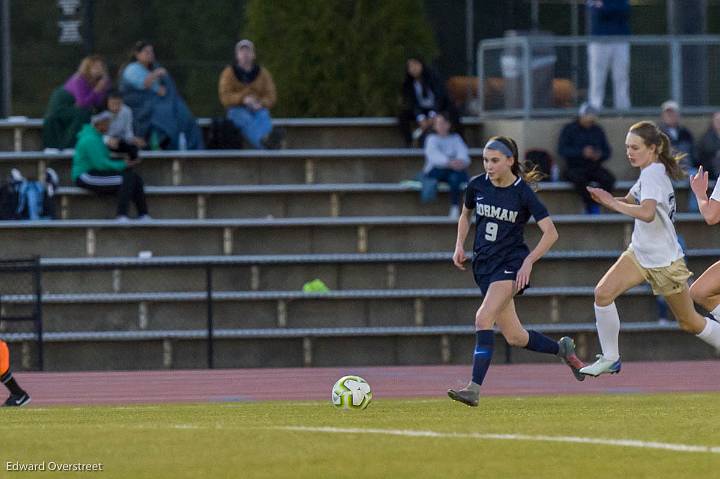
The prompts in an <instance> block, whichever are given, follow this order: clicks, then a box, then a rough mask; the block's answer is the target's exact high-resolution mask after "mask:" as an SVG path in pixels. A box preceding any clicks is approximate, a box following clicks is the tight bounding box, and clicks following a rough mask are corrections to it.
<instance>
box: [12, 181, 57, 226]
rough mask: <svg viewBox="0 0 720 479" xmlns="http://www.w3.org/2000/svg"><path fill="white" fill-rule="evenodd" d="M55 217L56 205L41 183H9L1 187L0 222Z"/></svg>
mask: <svg viewBox="0 0 720 479" xmlns="http://www.w3.org/2000/svg"><path fill="white" fill-rule="evenodd" d="M54 217H55V204H54V201H53V198H52V196H51V195H49V194H48V193H47V191H46V188H45V185H44V184H43V183H41V182H39V181H30V180H22V181H8V182H7V183H5V184H3V185H2V186H0V220H4V221H10V220H41V219H53V218H54Z"/></svg>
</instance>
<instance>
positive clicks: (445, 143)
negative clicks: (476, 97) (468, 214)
mask: <svg viewBox="0 0 720 479" xmlns="http://www.w3.org/2000/svg"><path fill="white" fill-rule="evenodd" d="M448 116H449V115H448V113H447V112H441V113H437V114H436V115H435V117H434V120H433V123H434V126H435V133H431V134H430V135H428V137H427V139H426V140H425V166H424V167H423V176H422V193H421V199H422V201H423V202H424V203H425V202H428V201H432V200H434V199H435V197H436V195H437V184H438V181H443V182H445V183H447V184H448V185H449V186H450V212H449V215H448V216H450V217H451V218H452V219H457V218H458V217H459V216H460V205H461V203H462V186H463V184H464V183H467V181H468V172H467V170H468V167H469V166H470V155H469V154H468V148H467V145H466V144H465V142H464V141H463V139H462V137H461V136H460V135H458V134H457V133H451V132H450V119H449V118H448Z"/></svg>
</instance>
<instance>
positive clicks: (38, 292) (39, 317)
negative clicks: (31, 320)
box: [33, 256, 45, 371]
mask: <svg viewBox="0 0 720 479" xmlns="http://www.w3.org/2000/svg"><path fill="white" fill-rule="evenodd" d="M34 260H35V265H34V268H33V279H34V282H35V314H34V316H35V329H37V348H38V368H39V369H40V371H44V370H45V354H44V342H43V314H42V266H41V265H40V257H39V256H36V257H35V258H34Z"/></svg>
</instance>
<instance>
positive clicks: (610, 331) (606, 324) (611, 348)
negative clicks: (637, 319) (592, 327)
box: [595, 302, 620, 361]
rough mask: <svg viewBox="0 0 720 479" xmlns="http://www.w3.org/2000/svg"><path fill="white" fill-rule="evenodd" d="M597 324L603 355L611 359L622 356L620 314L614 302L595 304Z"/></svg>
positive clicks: (614, 359)
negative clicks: (619, 338) (601, 304)
mask: <svg viewBox="0 0 720 479" xmlns="http://www.w3.org/2000/svg"><path fill="white" fill-rule="evenodd" d="M595 324H596V325H597V331H598V338H599V339H600V347H601V348H602V352H603V357H604V358H605V359H609V360H610V361H616V360H618V359H619V358H620V348H619V346H618V336H619V335H620V316H618V312H617V308H616V307H615V303H614V302H612V303H610V304H608V305H607V306H598V305H597V304H596V305H595Z"/></svg>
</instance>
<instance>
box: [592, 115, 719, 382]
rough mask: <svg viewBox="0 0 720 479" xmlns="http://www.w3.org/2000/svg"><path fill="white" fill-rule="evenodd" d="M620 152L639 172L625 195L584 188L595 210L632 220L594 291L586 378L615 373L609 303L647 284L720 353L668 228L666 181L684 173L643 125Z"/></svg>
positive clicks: (715, 328)
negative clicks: (625, 242) (624, 243)
mask: <svg viewBox="0 0 720 479" xmlns="http://www.w3.org/2000/svg"><path fill="white" fill-rule="evenodd" d="M625 150H626V154H627V157H628V160H629V162H630V164H631V165H632V166H633V167H636V168H640V178H639V179H638V181H637V182H636V183H635V185H634V186H633V187H632V188H631V189H630V192H629V193H628V195H627V196H625V197H624V198H614V197H613V196H612V195H611V194H610V193H609V192H607V191H605V190H602V189H600V188H592V187H588V191H589V192H590V194H591V195H592V197H593V199H594V200H595V201H597V202H598V203H600V204H601V205H603V206H605V207H606V208H608V209H610V210H613V211H617V212H618V213H622V214H625V215H627V216H630V217H632V218H635V225H634V228H633V234H632V239H631V242H630V246H629V247H628V249H627V251H625V252H624V253H623V254H622V255H621V256H620V258H619V259H618V260H617V261H616V262H615V264H614V265H613V266H612V267H611V268H610V269H609V270H608V272H607V273H605V276H603V277H602V279H601V280H600V282H599V283H598V284H597V286H596V287H595V318H596V324H597V330H598V337H599V339H600V346H601V348H602V354H600V355H598V359H597V361H595V363H593V364H591V365H589V366H586V367H584V368H582V369H581V370H580V372H581V373H582V374H585V375H588V376H599V375H601V374H615V373H619V372H620V369H621V362H620V351H619V348H618V336H619V332H620V317H619V316H618V312H617V308H616V307H615V298H617V297H618V296H620V295H621V294H623V293H624V292H625V291H627V290H629V289H630V288H633V287H635V286H638V285H639V284H642V283H643V282H648V283H649V284H650V286H651V287H652V290H653V293H654V294H655V295H658V296H663V297H664V298H665V300H666V301H667V303H668V305H669V306H670V309H671V310H672V312H673V315H674V316H675V318H677V320H678V323H679V325H680V328H681V329H682V330H683V331H686V332H689V333H693V334H695V335H697V337H699V338H700V339H702V340H703V341H705V342H706V343H708V344H710V345H712V346H714V347H715V348H720V324H718V323H717V322H716V321H714V320H713V319H712V318H704V317H703V316H701V315H700V314H699V313H698V312H697V311H696V310H695V306H694V304H693V300H692V297H691V296H690V291H689V289H688V284H687V280H688V278H689V277H690V276H692V273H691V272H690V271H688V269H687V266H686V265H685V258H684V256H683V251H682V248H681V247H680V244H679V243H678V240H677V234H676V233H675V227H674V225H673V217H674V215H675V192H674V190H673V186H672V183H671V179H673V180H675V179H679V178H681V177H682V176H683V174H684V173H683V171H682V169H681V168H680V165H679V163H678V162H679V160H680V159H681V156H680V155H677V156H676V155H673V153H672V152H671V151H672V150H671V146H670V140H669V139H668V137H667V135H665V133H663V132H662V131H661V130H660V129H659V128H658V126H657V125H656V124H655V123H652V122H649V121H641V122H639V123H635V124H634V125H633V126H631V127H630V130H629V131H628V134H627V137H626V138H625Z"/></svg>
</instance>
